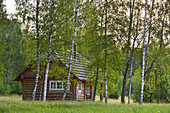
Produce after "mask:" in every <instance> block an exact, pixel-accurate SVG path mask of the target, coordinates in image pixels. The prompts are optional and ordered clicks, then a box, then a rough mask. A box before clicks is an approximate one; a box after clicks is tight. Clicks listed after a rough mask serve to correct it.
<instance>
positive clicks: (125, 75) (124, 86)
mask: <svg viewBox="0 0 170 113" xmlns="http://www.w3.org/2000/svg"><path fill="white" fill-rule="evenodd" d="M131 2H132V0H130V23H129V33H128V43H127V48H126V49H127V55H128V56H127V61H126V69H125V74H124V79H123V86H122V93H121V103H122V104H124V103H125V89H126V80H127V75H128V70H129V62H130V58H129V53H130V51H129V49H130V38H131V30H132V21H133V9H134V2H135V0H133V5H132V3H131Z"/></svg>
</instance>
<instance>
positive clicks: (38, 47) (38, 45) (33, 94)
mask: <svg viewBox="0 0 170 113" xmlns="http://www.w3.org/2000/svg"><path fill="white" fill-rule="evenodd" d="M38 14H39V0H37V5H36V32H37V75H36V78H35V83H34V88H33V92H32V100H34V99H35V93H36V90H37V85H38V78H39V70H40V69H39V68H40V60H39V59H40V39H39V21H38Z"/></svg>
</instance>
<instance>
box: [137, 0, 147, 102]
mask: <svg viewBox="0 0 170 113" xmlns="http://www.w3.org/2000/svg"><path fill="white" fill-rule="evenodd" d="M146 16H147V0H145V21H144V37H143V60H142V79H141V92H140V102H139V104H142V103H143V89H144V71H145V69H144V68H145V34H146Z"/></svg>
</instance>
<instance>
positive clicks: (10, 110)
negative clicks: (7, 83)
mask: <svg viewBox="0 0 170 113" xmlns="http://www.w3.org/2000/svg"><path fill="white" fill-rule="evenodd" d="M1 112H2V113H170V104H143V105H138V104H134V103H132V104H131V105H127V104H124V105H121V104H120V103H108V104H107V105H106V104H104V103H97V102H96V103H93V102H72V101H65V102H61V101H56V102H55V101H51V102H40V101H35V102H32V101H21V100H17V99H16V100H15V99H11V100H7V99H1V100H0V113H1Z"/></svg>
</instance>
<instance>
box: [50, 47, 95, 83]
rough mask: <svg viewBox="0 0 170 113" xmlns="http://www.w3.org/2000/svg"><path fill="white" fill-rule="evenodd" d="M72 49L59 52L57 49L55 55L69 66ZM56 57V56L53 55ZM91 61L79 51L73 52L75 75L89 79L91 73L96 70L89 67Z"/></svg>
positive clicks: (80, 78)
mask: <svg viewBox="0 0 170 113" xmlns="http://www.w3.org/2000/svg"><path fill="white" fill-rule="evenodd" d="M69 54H70V51H69V50H68V51H67V52H62V53H58V52H56V51H55V55H56V57H57V58H59V59H60V60H61V62H63V63H64V64H66V66H67V67H68V66H69V56H70V55H69ZM53 58H54V57H53ZM89 63H90V62H89V61H88V60H87V59H86V58H85V57H84V56H82V55H81V54H80V53H79V52H75V51H74V52H73V57H72V68H71V71H72V72H73V73H74V74H75V76H76V77H77V78H78V79H79V80H87V78H88V76H89V75H93V74H94V71H93V70H91V69H88V68H87V64H89Z"/></svg>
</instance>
